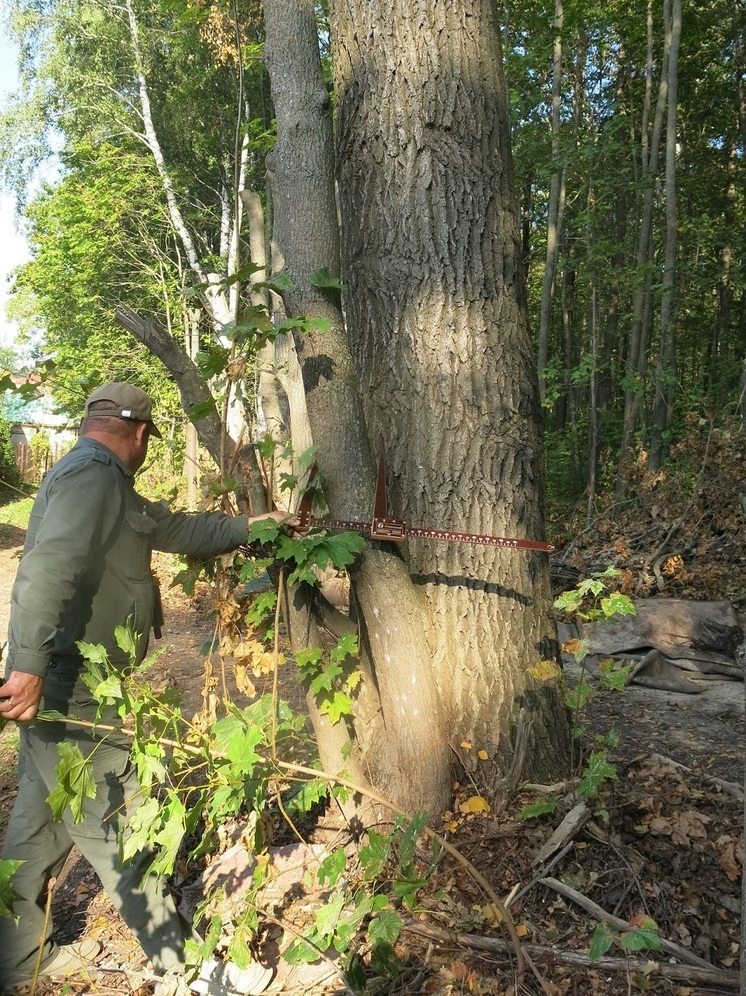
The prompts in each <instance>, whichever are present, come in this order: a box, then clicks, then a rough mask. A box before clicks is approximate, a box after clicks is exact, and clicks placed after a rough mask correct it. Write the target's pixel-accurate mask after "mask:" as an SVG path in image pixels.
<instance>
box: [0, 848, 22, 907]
mask: <svg viewBox="0 0 746 996" xmlns="http://www.w3.org/2000/svg"><path fill="white" fill-rule="evenodd" d="M23 863H24V862H23V861H15V860H12V859H9V858H4V859H2V860H0V916H14V913H13V904H14V903H15V902H16V900H18V899H20V898H21V896H19V895H18V893H17V892H16V891H15V889H14V888H13V876H14V875H15V873H16V872H17V871H18V869H19V868H20V867H21V865H22V864H23Z"/></svg>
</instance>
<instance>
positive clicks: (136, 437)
mask: <svg viewBox="0 0 746 996" xmlns="http://www.w3.org/2000/svg"><path fill="white" fill-rule="evenodd" d="M149 441H150V426H149V425H148V423H147V422H138V423H137V424H136V427H135V431H134V433H133V435H132V437H131V443H132V445H131V446H130V458H129V460H128V461H127V465H128V467H129V468H130V470H131V471H132V473H133V474H134V473H136V472H137V471H138V470H139V469H140V467H142V465H143V464H144V463H145V457H146V456H147V455H148V442H149Z"/></svg>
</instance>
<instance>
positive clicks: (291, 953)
mask: <svg viewBox="0 0 746 996" xmlns="http://www.w3.org/2000/svg"><path fill="white" fill-rule="evenodd" d="M282 957H283V958H284V960H285V961H286V962H287V963H288V964H289V965H310V964H311V963H312V962H314V961H318V960H319V952H318V949H317V948H315V947H312V946H311V945H310V944H308V943H307V942H306V941H302V940H300V939H299V938H298V939H297V940H295V941H293V942H292V943H291V944H289V945H288V946H287V948H286V949H285V951H284V953H283V955H282Z"/></svg>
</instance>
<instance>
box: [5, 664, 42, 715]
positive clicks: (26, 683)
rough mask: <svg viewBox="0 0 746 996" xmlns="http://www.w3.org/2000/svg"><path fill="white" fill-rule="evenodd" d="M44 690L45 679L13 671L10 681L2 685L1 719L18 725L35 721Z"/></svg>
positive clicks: (36, 675)
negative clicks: (13, 721)
mask: <svg viewBox="0 0 746 996" xmlns="http://www.w3.org/2000/svg"><path fill="white" fill-rule="evenodd" d="M43 689H44V679H43V678H40V677H39V675H38V674H27V673H26V672H25V671H11V672H10V677H9V678H8V680H7V681H6V682H5V683H4V684H2V685H0V717H2V718H3V719H14V720H15V721H16V722H17V723H27V722H28V721H29V720H31V719H34V717H35V716H36V713H37V711H38V709H39V703H40V702H41V693H42V690H43Z"/></svg>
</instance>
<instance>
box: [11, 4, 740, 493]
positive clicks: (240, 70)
mask: <svg viewBox="0 0 746 996" xmlns="http://www.w3.org/2000/svg"><path fill="white" fill-rule="evenodd" d="M9 11H10V18H9V23H10V27H11V29H12V31H13V32H14V34H15V36H16V37H17V38H18V40H19V41H20V43H21V51H22V62H21V68H22V74H23V75H22V87H21V88H20V90H19V95H18V97H17V99H16V101H15V102H14V103H13V104H11V106H10V108H9V109H8V110H7V111H6V113H5V115H4V118H3V122H2V124H3V134H4V137H5V142H4V143H3V147H4V150H5V151H4V153H3V156H2V163H1V164H0V165H1V166H2V170H3V172H4V176H5V178H6V184H7V185H12V186H14V187H15V188H16V189H17V191H18V192H19V195H20V196H21V197H22V198H24V197H26V196H27V194H28V189H29V188H28V187H27V186H26V181H27V180H28V179H29V178H30V177H31V176H32V174H33V167H34V165H35V164H36V163H38V162H39V161H40V160H41V159H43V158H44V156H45V155H47V154H48V151H49V143H50V142H51V141H52V139H51V136H52V129H53V133H54V136H55V137H54V145H55V147H59V149H60V151H59V161H60V174H59V178H58V179H57V180H56V181H55V182H54V183H53V184H51V185H46V186H44V187H43V188H42V189H41V190H40V191H38V192H37V193H35V194H34V196H33V197H32V198H31V203H30V204H29V206H28V208H27V212H26V214H27V219H28V223H29V230H30V239H31V252H32V259H31V261H30V262H29V263H28V264H26V265H25V266H23V267H22V268H21V271H20V274H19V276H18V279H17V282H16V295H17V303H16V309H17V310H21V311H22V312H24V313H25V316H26V321H27V323H28V326H29V328H35V329H37V328H39V327H42V328H43V329H44V330H45V337H44V346H43V351H44V352H46V353H52V354H53V355H54V357H55V361H56V377H57V378H58V381H59V384H60V388H61V389H62V390H63V392H65V393H67V395H68V398H69V397H71V396H72V397H73V398H74V397H76V396H81V395H82V394H83V393H84V392H85V388H86V386H87V384H88V382H89V379H90V378H91V377H94V378H100V377H131V376H136V377H137V378H138V379H139V380H140V381H141V382H142V383H144V385H145V386H150V387H152V388H155V389H157V390H158V392H159V394H162V395H163V397H164V403H165V404H166V405H167V406H171V408H172V410H175V407H176V406H175V398H174V396H173V392H171V393H170V394H169V388H168V386H167V384H166V381H165V380H164V378H163V377H162V375H161V374H160V373H159V372H158V367H157V365H154V364H153V361H152V359H151V358H150V356H149V355H148V354H147V352H146V351H145V350H143V349H142V347H140V346H137V345H135V344H133V342H132V340H131V338H130V337H129V336H128V334H127V333H125V332H124V331H122V330H121V329H119V328H118V327H117V326H116V325H115V324H114V321H113V311H114V308H115V307H116V305H117V304H118V303H120V302H121V303H125V304H127V305H129V306H130V307H133V308H134V309H135V310H137V311H139V312H140V313H143V314H153V315H156V316H158V318H159V319H160V320H161V322H163V323H164V324H166V325H167V326H168V327H169V328H170V329H171V330H172V331H173V333H174V334H175V335H176V336H177V337H178V338H180V339H181V338H183V335H184V332H183V329H184V328H185V326H186V313H187V310H188V308H189V306H190V305H191V302H192V300H194V299H193V298H187V299H185V296H184V291H185V290H186V289H188V288H190V287H191V288H194V285H195V283H196V284H197V285H198V287H197V294H198V297H199V293H200V291H199V286H200V285H199V274H200V273H202V274H204V273H215V274H216V275H217V278H226V277H230V274H231V272H232V267H233V268H236V267H238V266H239V265H240V260H241V256H242V255H243V257H244V258H246V255H247V252H248V250H247V246H246V245H243V246H241V247H240V251H239V253H238V255H234V256H231V252H230V240H231V239H232V234H231V224H232V223H233V221H235V218H236V210H237V203H238V199H237V197H236V182H237V177H238V176H239V162H240V164H241V165H240V170H241V172H240V175H241V177H242V178H243V179H242V181H241V182H242V183H243V184H244V185H245V186H247V187H251V188H255V189H258V190H260V191H262V196H263V198H265V200H266V197H265V194H264V192H263V186H264V182H265V181H264V153H265V152H266V151H267V149H268V148H269V147H270V145H271V142H272V129H273V123H272V108H271V106H270V99H269V91H268V84H267V80H266V74H265V72H264V68H263V66H262V63H261V53H262V48H261V46H262V24H261V15H260V12H259V10H258V8H257V5H256V4H255V3H253V2H251V0H247V2H245V3H242V4H239V5H238V6H237V7H235V8H234V7H233V6H232V5H228V4H224V3H222V2H220V0H214V2H212V3H206V4H203V3H200V4H195V3H192V2H191V0H177V2H169V3H163V2H162V0H137V2H136V3H131V4H125V5H123V6H122V7H120V8H117V10H116V11H115V12H112V9H111V8H110V6H109V5H107V4H102V3H99V2H98V0H57V2H55V3H53V4H45V5H44V6H43V8H42V7H40V6H39V5H38V4H36V3H34V2H31V0H14V2H13V3H11V4H10V7H9ZM128 11H129V14H130V15H131V16H130V17H128ZM676 11H677V8H676V3H675V2H674V0H665V2H664V0H660V2H652V0H651V2H650V3H648V4H647V6H646V7H645V8H644V7H643V6H642V5H641V4H639V3H635V2H630V0H612V2H610V3H605V4H595V3H592V2H589V0H565V2H563V0H556V2H555V4H554V5H553V6H552V5H550V4H549V3H548V2H547V0H528V2H526V3H523V4H520V5H519V6H518V7H517V8H514V7H512V6H511V7H510V9H508V7H507V5H506V6H505V9H504V11H503V21H504V52H505V60H506V65H507V70H508V80H509V86H510V97H511V109H512V126H513V143H514V158H515V168H516V179H517V184H516V186H517V193H518V198H519V201H520V207H521V212H522V218H523V249H524V257H525V263H526V268H527V272H528V275H529V284H528V287H529V302H530V309H531V313H532V324H533V328H534V332H535V335H536V337H537V343H538V344H537V352H538V355H539V358H540V366H541V370H540V373H541V377H542V387H543V394H544V399H545V406H546V409H547V432H548V440H549V446H548V448H547V450H548V455H549V482H550V489H551V491H552V494H553V495H554V497H555V498H556V499H557V500H559V501H560V502H563V501H573V500H575V499H577V498H578V497H579V496H580V495H581V494H582V493H583V491H584V490H586V489H588V491H589V493H590V498H591V500H592V499H593V496H594V494H596V493H598V492H599V491H601V490H603V489H605V488H606V489H608V488H611V487H613V486H614V485H615V484H616V487H617V489H618V490H625V489H626V488H627V486H628V484H629V479H628V474H625V473H623V472H622V471H623V465H624V459H625V457H626V453H627V452H628V451H630V450H632V451H635V452H636V453H639V452H642V453H643V454H645V453H648V452H649V451H650V449H651V446H652V447H653V449H654V450H656V452H657V451H660V453H661V454H662V458H663V459H665V458H667V455H668V451H669V447H670V445H671V444H672V443H675V441H676V440H677V439H678V438H680V436H681V433H682V432H683V426H684V420H685V417H686V416H687V414H689V413H691V412H699V411H701V410H702V409H703V408H705V407H707V408H708V409H709V408H714V409H716V410H722V411H726V412H728V413H729V414H731V415H737V416H739V417H742V415H743V387H744V375H743V370H744V357H743V342H744V341H746V293H745V291H746V273H745V272H744V232H746V224H745V222H746V218H745V217H744V207H745V206H744V194H743V191H744V190H746V176H745V175H744V173H745V169H744V152H745V145H744V142H745V137H744V128H745V122H746V112H745V110H744V109H745V108H746V96H745V94H744V82H743V75H744V45H743V36H744V28H745V27H746V25H745V24H744V16H745V15H744V11H743V8H742V5H738V4H736V5H733V4H731V3H729V2H727V0H714V2H709V0H708V2H705V0H698V2H697V3H693V4H686V5H685V9H683V12H682V17H681V50H680V54H679V57H678V62H677V63H675V64H674V62H673V60H672V59H671V58H670V56H671V45H670V41H671V32H672V27H673V25H674V21H675V18H676ZM236 13H237V15H238V17H237V19H236V18H235V17H234V14H236ZM133 24H134V25H135V29H136V30H135V33H133ZM323 30H324V31H326V30H328V29H327V28H326V27H324V28H323ZM323 41H324V46H323V47H324V49H325V50H326V42H327V36H326V35H323ZM143 82H144V83H145V85H146V90H145V93H146V94H147V99H148V101H149V110H148V109H146V108H145V106H144V104H143V89H142V84H143ZM674 84H675V86H676V87H677V88H678V97H677V100H676V112H677V113H676V119H675V123H674V127H675V150H674V151H675V155H674V157H673V158H674V165H675V188H674V187H672V186H671V185H670V184H669V182H668V179H667V177H666V176H665V175H664V173H665V160H666V146H667V144H670V142H671V136H670V135H668V137H667V134H666V120H667V113H668V109H669V104H668V103H667V94H668V93H670V91H671V88H672V86H674ZM146 111H147V113H149V114H150V118H151V120H152V127H153V129H154V131H155V134H156V136H157V140H158V146H157V150H156V148H154V144H153V140H152V136H151V135H149V133H148V129H147V127H146V124H145V122H146V120H147V114H146ZM159 156H160V160H159ZM674 189H675V199H676V204H675V207H676V211H677V226H676V231H677V235H676V245H675V247H674V249H673V251H675V270H674V271H673V273H671V272H669V273H668V277H667V279H669V280H672V281H673V284H672V287H670V288H669V292H668V297H667V296H666V292H665V289H664V278H666V272H667V268H668V270H669V271H670V267H669V266H668V264H667V262H666V259H667V251H668V250H667V246H668V248H669V249H671V247H670V234H669V235H667V228H666V224H667V217H666V215H667V206H668V207H671V205H670V204H668V205H667V201H668V200H669V199H670V198H671V197H672V196H673V193H672V191H673V190H674ZM553 191H554V196H553ZM174 205H176V206H177V209H178V210H177V211H175V209H174ZM180 226H182V227H180ZM646 226H647V227H646ZM648 228H649V231H648ZM550 232H551V233H553V234H552V238H554V237H556V251H555V253H556V254H555V255H554V256H552V255H551V250H550V251H549V252H548V246H549V243H548V233H550ZM184 233H187V235H188V236H189V239H190V240H191V249H190V247H189V243H185V237H184ZM244 236H245V237H246V232H245V230H244ZM646 236H647V237H646ZM550 267H551V269H550ZM548 271H549V272H548ZM664 299H665V300H667V301H668V304H667V305H666V308H664V306H663V302H664ZM214 335H215V326H214V324H213V325H212V326H211V325H210V323H209V322H205V321H203V323H202V325H201V348H202V349H203V350H206V351H207V353H208V354H209V353H210V350H211V348H212V345H213V343H214V339H213V337H214ZM66 400H67V399H66ZM657 459H658V457H656V460H657Z"/></svg>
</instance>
